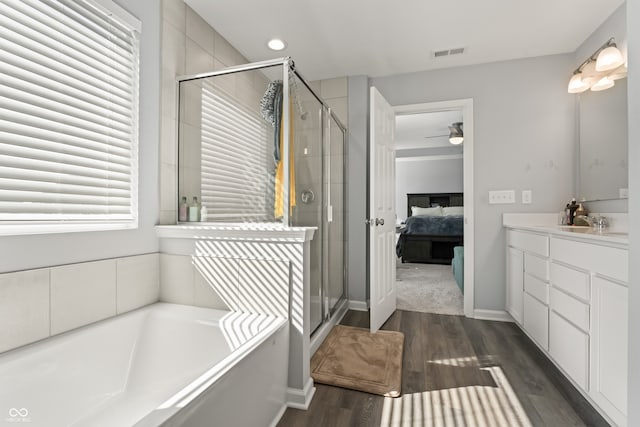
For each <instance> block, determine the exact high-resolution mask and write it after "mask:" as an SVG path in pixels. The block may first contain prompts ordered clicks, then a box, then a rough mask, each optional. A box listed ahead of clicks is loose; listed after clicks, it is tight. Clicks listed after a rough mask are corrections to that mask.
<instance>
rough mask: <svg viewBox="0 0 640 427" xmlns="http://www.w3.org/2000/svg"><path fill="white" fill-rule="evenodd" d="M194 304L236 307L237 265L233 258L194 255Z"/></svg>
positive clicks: (219, 307)
mask: <svg viewBox="0 0 640 427" xmlns="http://www.w3.org/2000/svg"><path fill="white" fill-rule="evenodd" d="M194 263H195V272H194V274H195V284H194V286H195V305H197V306H199V307H207V308H217V309H219V310H235V309H237V298H238V297H237V288H238V265H237V262H236V261H235V260H230V259H220V258H212V257H194Z"/></svg>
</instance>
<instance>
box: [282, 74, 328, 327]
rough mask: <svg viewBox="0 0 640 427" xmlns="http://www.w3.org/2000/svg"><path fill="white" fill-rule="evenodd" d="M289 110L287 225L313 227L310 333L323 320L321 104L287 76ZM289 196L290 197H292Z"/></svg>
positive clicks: (291, 77) (305, 88) (303, 87)
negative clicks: (291, 190)
mask: <svg viewBox="0 0 640 427" xmlns="http://www.w3.org/2000/svg"><path fill="white" fill-rule="evenodd" d="M289 82H290V92H291V97H292V99H291V107H292V109H293V113H292V116H293V126H294V131H293V149H294V162H293V164H294V168H295V175H294V176H295V198H296V206H295V207H294V208H293V209H292V212H291V217H290V218H291V225H292V226H302V227H317V230H316V232H315V234H314V236H313V240H311V248H310V249H311V250H310V274H309V277H310V289H311V292H310V294H311V301H310V317H311V331H312V332H313V331H315V330H316V329H317V328H318V327H319V326H320V325H321V324H322V321H323V319H324V310H323V303H322V298H323V283H324V275H325V272H324V270H325V269H324V266H323V240H324V239H323V235H324V233H325V224H324V218H325V215H324V210H323V202H324V190H325V186H324V185H323V162H324V158H323V144H322V141H323V126H322V115H323V106H322V103H321V102H320V101H319V100H318V99H317V98H316V97H315V96H314V94H313V93H312V92H311V91H310V90H309V89H308V88H307V87H306V85H305V84H304V83H303V82H302V81H301V80H299V79H298V77H297V76H295V75H290V76H289ZM292 196H294V195H293V194H292Z"/></svg>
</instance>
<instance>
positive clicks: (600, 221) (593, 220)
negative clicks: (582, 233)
mask: <svg viewBox="0 0 640 427" xmlns="http://www.w3.org/2000/svg"><path fill="white" fill-rule="evenodd" d="M576 218H580V219H583V220H584V221H585V222H586V223H587V224H589V227H593V228H595V229H596V230H603V229H605V228H607V227H608V226H609V221H608V220H607V217H605V216H602V215H598V216H595V215H592V216H586V215H580V216H579V217H576Z"/></svg>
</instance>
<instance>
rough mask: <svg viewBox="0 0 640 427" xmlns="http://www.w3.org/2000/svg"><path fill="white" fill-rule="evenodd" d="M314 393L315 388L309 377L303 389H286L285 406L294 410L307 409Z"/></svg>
mask: <svg viewBox="0 0 640 427" xmlns="http://www.w3.org/2000/svg"><path fill="white" fill-rule="evenodd" d="M315 393H316V388H315V387H314V386H313V379H312V378H311V377H309V379H308V380H307V383H306V384H305V385H304V389H303V390H300V389H298V388H291V387H288V388H287V406H288V407H289V408H294V409H302V410H305V411H306V410H307V409H309V405H311V399H313V395H314V394H315Z"/></svg>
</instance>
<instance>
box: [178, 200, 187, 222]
mask: <svg viewBox="0 0 640 427" xmlns="http://www.w3.org/2000/svg"><path fill="white" fill-rule="evenodd" d="M188 210H189V205H187V198H186V197H183V198H182V201H181V202H180V208H179V209H178V221H179V222H187V211H188Z"/></svg>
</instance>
